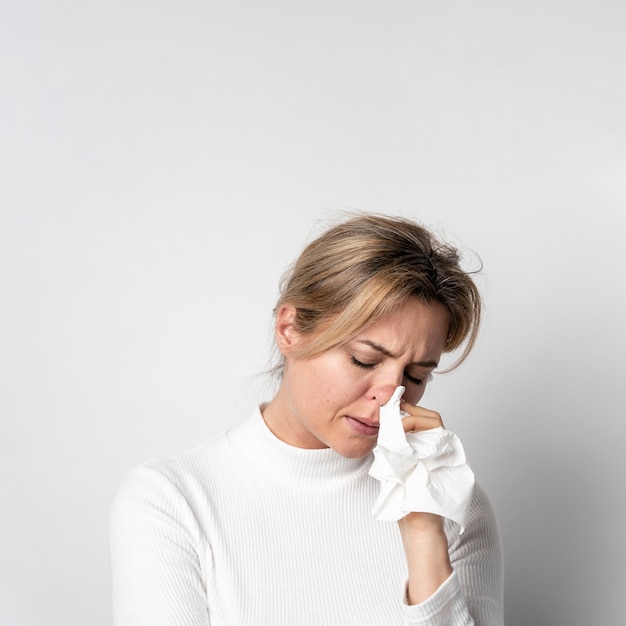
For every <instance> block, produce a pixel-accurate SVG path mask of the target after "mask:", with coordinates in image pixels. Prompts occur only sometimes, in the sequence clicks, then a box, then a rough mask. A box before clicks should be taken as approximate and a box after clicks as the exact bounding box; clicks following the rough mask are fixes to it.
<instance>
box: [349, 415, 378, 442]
mask: <svg viewBox="0 0 626 626" xmlns="http://www.w3.org/2000/svg"><path fill="white" fill-rule="evenodd" d="M346 422H348V425H349V426H350V428H351V429H352V430H353V431H355V432H357V433H358V434H359V435H365V436H366V437H375V436H376V435H378V427H379V425H378V423H377V422H372V421H371V420H368V419H365V418H359V417H351V416H350V415H346Z"/></svg>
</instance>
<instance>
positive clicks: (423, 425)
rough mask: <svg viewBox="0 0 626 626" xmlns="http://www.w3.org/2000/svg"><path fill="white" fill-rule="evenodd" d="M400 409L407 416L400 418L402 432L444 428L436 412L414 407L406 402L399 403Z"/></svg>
mask: <svg viewBox="0 0 626 626" xmlns="http://www.w3.org/2000/svg"><path fill="white" fill-rule="evenodd" d="M400 409H401V410H402V411H404V412H405V413H408V415H407V416H405V417H403V418H402V427H403V428H404V432H411V431H414V432H415V431H421V430H430V429H431V428H439V427H441V428H445V426H444V425H443V419H442V417H441V415H440V414H439V413H437V411H431V410H430V409H425V408H423V407H421V406H415V405H412V404H409V403H407V402H402V403H400Z"/></svg>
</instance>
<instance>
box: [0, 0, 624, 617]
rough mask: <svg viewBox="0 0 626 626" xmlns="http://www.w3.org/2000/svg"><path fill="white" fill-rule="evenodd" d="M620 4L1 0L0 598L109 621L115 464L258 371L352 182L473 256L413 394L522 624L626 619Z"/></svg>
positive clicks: (122, 464)
mask: <svg viewBox="0 0 626 626" xmlns="http://www.w3.org/2000/svg"><path fill="white" fill-rule="evenodd" d="M625 7H626V5H625V4H624V3H623V2H618V1H617V0H615V1H613V2H611V1H607V0H600V1H595V2H591V1H589V0H574V1H568V2H566V1H565V0H553V1H547V2H546V1H543V2H538V1H537V0H526V1H524V2H521V1H504V2H503V1H498V2H496V1H495V0H479V1H477V2H461V1H459V0H451V1H445V0H444V1H439V2H435V1H434V0H430V1H425V0H385V1H382V0H358V1H357V0H320V1H318V2H306V3H305V2H298V1H291V2H288V1H286V0H266V1H265V2H254V1H252V0H229V1H228V2H226V1H217V0H202V1H200V0H195V1H192V0H177V1H174V0H152V1H147V0H124V2H122V1H120V0H107V1H106V2H104V1H103V0H81V1H78V0H57V1H55V2H45V1H43V0H31V1H30V2H18V1H17V0H2V1H0V289H1V291H0V298H1V306H0V322H1V323H0V342H1V343H0V403H1V404H0V412H1V416H0V417H1V424H2V432H1V442H2V454H1V455H0V487H1V498H2V513H1V515H0V554H1V557H0V623H1V624H3V625H7V626H34V625H41V626H44V625H45V626H61V625H62V626H68V625H76V626H84V625H86V624H89V625H90V626H105V625H107V624H110V621H111V614H110V569H109V560H108V559H109V557H108V543H107V542H108V538H107V523H108V520H107V517H108V512H109V507H110V504H111V500H112V498H113V494H114V493H115V490H116V488H117V485H118V484H119V482H120V480H121V479H122V476H123V475H124V474H125V472H126V471H127V470H128V469H129V468H130V467H131V466H132V465H135V464H138V463H140V462H142V461H144V460H146V459H149V458H152V457H154V456H159V455H163V454H170V453H176V452H179V451H181V450H185V449H187V448H189V447H191V446H193V445H195V444H196V443H198V442H200V441H201V440H203V439H205V438H207V437H209V436H211V435H213V434H215V433H216V432H218V431H219V430H222V429H224V428H226V427H229V426H232V425H234V424H236V423H239V422H240V421H241V420H242V419H244V418H245V417H247V415H248V414H249V411H250V410H251V407H252V406H254V405H255V404H256V403H258V402H260V401H262V400H265V399H267V398H268V397H269V393H270V392H269V390H268V385H267V383H266V381H265V378H264V377H263V376H262V372H263V371H264V370H265V368H266V367H267V362H268V358H269V353H270V328H271V322H272V317H271V310H272V307H273V303H274V300H275V298H276V295H277V287H278V281H279V278H280V275H281V274H282V272H283V270H284V269H285V268H286V267H287V265H288V264H289V263H290V262H291V261H292V260H293V258H294V256H295V255H296V253H297V252H298V251H299V250H300V248H301V247H302V245H303V244H304V243H305V242H306V241H308V240H309V239H310V237H311V236H312V235H313V234H314V233H315V232H317V231H318V230H319V227H320V223H323V222H324V221H325V220H328V219H334V218H335V217H336V215H337V212H338V211H339V210H343V209H357V210H374V211H379V212H383V213H389V214H399V215H406V216H411V217H415V218H417V219H420V220H422V221H424V222H426V223H427V224H429V225H430V226H432V227H433V228H435V229H437V230H441V231H444V232H446V233H447V234H448V237H449V238H450V239H451V240H452V241H453V242H455V243H457V244H459V245H461V246H462V247H463V249H464V250H466V251H467V256H466V260H467V267H468V268H471V267H474V266H475V265H476V263H477V260H476V256H475V254H478V255H479V256H480V258H481V259H482V262H483V264H484V270H483V273H482V274H481V276H480V277H479V278H478V282H479V285H480V287H481V289H482V291H483V293H484V295H485V300H486V307H487V308H486V317H485V323H484V327H483V330H482V333H481V336H480V340H479V343H478V346H477V348H476V350H475V352H474V354H473V355H472V356H471V357H470V359H469V360H468V361H467V362H466V363H465V364H464V365H463V366H462V367H461V368H460V369H459V370H457V371H455V372H454V373H452V374H448V375H441V376H435V380H434V382H433V384H432V387H431V389H430V390H429V391H428V393H427V396H426V397H425V399H424V401H423V404H424V405H425V406H428V407H431V408H433V409H437V410H439V411H441V412H442V414H443V416H444V419H445V421H446V424H447V426H448V427H449V428H450V429H451V430H454V431H455V432H456V433H457V434H459V436H460V437H461V438H462V440H463V441H464V443H465V447H466V450H467V452H468V456H469V458H470V461H471V464H472V466H473V467H474V470H475V472H476V473H477V475H478V477H479V479H480V480H481V482H482V483H483V484H484V485H485V487H486V488H487V490H488V491H489V493H490V495H491V497H492V499H493V502H494V505H495V507H496V510H497V512H498V516H499V519H500V524H501V529H502V536H503V541H504V548H505V558H506V578H505V584H506V614H507V625H508V626H590V625H593V626H618V624H622V623H623V613H624V609H623V608H620V609H619V610H618V601H620V604H622V603H623V600H622V597H620V596H623V587H624V583H625V582H626V576H625V575H624V562H625V557H626V554H625V549H624V546H625V542H624V540H623V527H624V478H625V472H624V463H623V461H622V455H623V449H624V434H625V433H624V428H623V422H624V417H626V411H625V410H624V380H623V379H624V374H625V368H624V350H625V347H626V345H625V343H626V342H625V333H624V318H625V315H626V306H625V299H624V294H623V291H624V284H625V281H624V265H625V264H624V238H625V235H626V232H625V231H626V229H625V226H624V222H625V218H624V215H625V209H626V202H625V201H626V122H625V115H624V112H625V111H626V38H625V37H624V24H625V23H626V8H625Z"/></svg>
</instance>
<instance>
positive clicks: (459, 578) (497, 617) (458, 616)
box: [400, 485, 504, 626]
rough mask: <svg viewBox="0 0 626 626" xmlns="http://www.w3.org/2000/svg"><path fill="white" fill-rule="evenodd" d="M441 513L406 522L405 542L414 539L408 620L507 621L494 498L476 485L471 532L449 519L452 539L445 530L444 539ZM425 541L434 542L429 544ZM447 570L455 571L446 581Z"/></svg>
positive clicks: (452, 625) (488, 624) (434, 623)
mask: <svg viewBox="0 0 626 626" xmlns="http://www.w3.org/2000/svg"><path fill="white" fill-rule="evenodd" d="M418 515H419V514H418ZM407 517H409V516H407ZM436 517H437V516H432V518H431V519H427V520H424V519H421V518H419V517H417V518H412V519H409V520H407V518H404V520H406V522H404V520H401V521H400V528H401V533H402V537H403V541H404V542H405V546H406V545H407V543H409V547H408V548H407V563H408V565H409V583H408V585H407V605H405V606H404V607H403V608H404V614H405V620H406V623H407V624H424V625H426V624H428V626H457V625H458V626H461V625H463V626H472V625H474V626H502V625H503V624H504V612H503V600H502V595H503V590H502V551H501V545H500V535H499V531H498V526H497V523H496V519H495V515H494V512H493V508H492V506H491V503H490V502H489V499H488V498H487V496H486V495H485V493H484V491H483V490H482V488H481V487H480V486H479V485H476V487H475V489H474V496H473V498H472V503H471V506H470V509H469V512H468V517H467V525H466V528H465V532H464V533H463V534H462V535H458V529H456V528H454V527H453V525H452V524H450V525H448V523H447V522H445V523H444V530H448V531H449V532H448V534H449V537H450V538H449V539H448V540H446V539H445V535H444V537H443V538H442V536H441V533H440V531H439V528H440V527H441V523H439V525H437V523H436V521H437V520H436V519H433V518H436ZM439 519H441V518H439ZM418 522H421V523H422V525H420V524H418ZM403 526H404V529H403ZM416 526H417V527H416ZM418 531H419V532H418ZM419 533H421V535H420V534H419ZM415 540H416V541H417V543H416V544H415V545H413V544H412V543H411V542H412V541H415ZM444 542H445V543H444ZM448 542H449V545H448ZM424 545H427V546H428V547H427V548H423V547H422V546H424ZM444 550H445V554H444ZM420 558H421V560H422V562H421V563H420V562H418V561H419V560H420ZM448 566H449V568H450V569H447V568H448ZM446 571H449V572H451V573H450V574H449V575H448V576H447V577H446V578H445V579H444V580H441V579H442V578H443V576H444V572H446ZM416 577H421V578H416ZM440 581H441V582H440ZM438 583H439V585H438ZM437 585H438V586H437ZM429 593H430V595H428V594H429Z"/></svg>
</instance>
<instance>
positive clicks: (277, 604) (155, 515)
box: [111, 215, 503, 626]
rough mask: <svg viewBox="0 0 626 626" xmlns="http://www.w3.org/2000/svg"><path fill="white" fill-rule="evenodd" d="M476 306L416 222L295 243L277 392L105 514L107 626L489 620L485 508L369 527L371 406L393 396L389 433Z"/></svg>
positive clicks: (496, 580) (422, 418)
mask: <svg viewBox="0 0 626 626" xmlns="http://www.w3.org/2000/svg"><path fill="white" fill-rule="evenodd" d="M480 309H481V304H480V297H479V294H478V291H477V289H476V287H475V285H474V283H473V281H472V279H471V277H470V276H469V275H468V274H467V273H466V272H464V271H463V270H462V269H461V267H460V264H459V257H458V254H457V252H456V251H455V250H454V249H453V248H451V247H450V246H447V245H443V244H441V243H439V242H438V241H437V240H436V239H435V238H434V237H433V235H432V234H431V233H429V232H428V231H427V230H426V229H424V228H423V227H421V226H420V225H418V224H416V223H414V222H412V221H410V220H407V219H400V218H390V217H383V216H378V215H359V216H356V217H353V218H351V219H349V220H348V221H346V222H344V223H341V224H338V225H336V226H334V227H332V228H330V229H329V230H328V231H327V232H325V233H324V234H322V235H321V236H320V237H319V238H317V239H316V240H315V241H313V242H312V243H311V244H310V245H308V246H307V247H306V248H305V250H304V251H303V252H302V254H301V256H300V257H299V259H298V260H297V261H296V263H295V265H294V266H293V268H292V270H291V272H290V273H289V274H288V275H287V276H286V278H285V280H284V282H283V285H282V290H281V295H280V298H279V300H278V303H277V305H276V308H275V311H274V313H275V338H276V346H277V349H278V351H279V353H280V359H281V362H280V364H279V365H278V370H279V372H280V385H279V388H278V391H277V393H276V395H275V396H274V397H273V398H272V399H271V400H270V401H269V402H268V403H266V404H263V405H261V406H260V407H259V408H258V409H256V410H255V411H254V412H253V414H252V416H251V417H250V418H249V419H248V420H247V421H246V422H244V423H243V424H242V425H241V426H239V427H238V428H235V429H233V430H231V431H228V432H223V433H221V434H219V435H217V436H216V437H214V438H212V439H210V440H209V441H207V442H205V443H204V444H202V445H200V446H199V447H197V448H195V449H194V450H191V451H190V452H188V453H186V454H182V455H179V456H176V457H172V458H164V459H157V460H154V461H151V462H149V463H146V464H144V465H142V466H141V467H139V468H136V469H134V470H132V471H131V472H130V473H129V475H128V476H127V478H126V480H125V481H124V483H123V484H122V486H121V488H120V490H119V492H118V495H117V498H116V501H115V503H114V507H113V510H112V516H111V543H112V560H113V589H114V618H115V624H116V625H117V626H138V625H146V626H148V625H149V626H160V625H162V626H166V625H167V626H200V625H202V626H207V625H209V624H211V625H213V626H224V625H233V626H234V625H237V626H242V625H245V624H255V625H258V624H262V625H268V626H276V625H283V624H284V625H289V626H296V625H297V626H301V625H308V624H311V625H313V624H315V625H332V624H337V625H339V624H341V625H342V626H346V625H350V624H355V625H356V624H358V625H359V626H363V625H372V626H374V625H376V626H379V625H380V626H382V625H395V624H398V625H399V624H426V625H430V626H434V625H441V626H443V625H446V626H451V625H452V626H453V625H457V624H458V625H461V624H463V625H466V624H476V625H480V626H487V625H489V626H491V625H500V624H502V623H503V613H502V589H501V587H502V571H501V570H502V568H501V553H500V544H499V535H498V530H497V525H496V522H495V519H494V516H493V511H492V509H491V506H490V504H489V501H488V499H487V497H486V496H485V494H484V492H483V491H482V489H480V487H478V486H476V487H475V489H474V492H473V496H472V500H471V505H470V507H469V511H468V514H467V520H466V524H465V531H464V532H463V533H462V534H459V533H458V529H456V528H455V527H454V525H453V524H452V523H451V522H450V521H449V520H446V519H443V518H442V517H440V516H439V515H436V514H434V513H426V512H411V513H409V514H408V515H406V516H405V517H403V518H402V519H400V520H399V522H398V523H397V524H396V523H393V522H380V521H377V520H376V519H374V518H373V516H372V506H373V504H374V502H375V500H376V497H377V495H378V492H379V490H380V483H378V482H377V481H376V480H375V479H374V478H372V477H371V476H370V475H369V474H368V470H369V468H370V467H371V465H372V450H373V448H374V446H375V445H376V441H377V434H378V424H379V409H380V407H381V406H383V405H385V404H386V402H387V401H388V400H389V399H390V397H391V395H392V393H393V392H394V390H395V389H396V388H397V387H398V386H400V385H402V386H404V387H405V392H404V396H403V401H402V403H401V405H400V408H401V409H402V410H403V411H404V412H405V413H407V414H408V415H407V416H406V417H405V418H404V420H403V428H404V429H405V431H407V432H408V431H418V432H419V431H423V430H428V429H432V428H435V427H440V426H442V425H443V424H442V420H441V416H440V415H439V414H438V413H436V412H434V411H431V410H428V409H425V408H422V407H420V406H418V403H419V401H420V399H421V398H422V396H423V394H424V390H425V387H426V383H427V382H428V380H429V377H430V376H431V373H432V372H433V370H434V369H435V368H436V367H437V365H438V363H439V361H440V358H441V355H442V354H443V353H446V352H451V351H454V350H457V349H461V356H460V359H459V360H458V362H460V361H461V360H463V359H464V358H465V357H466V356H467V354H468V352H469V350H470V349H471V347H472V345H473V343H474V341H475V338H476V333H477V330H478V325H479V320H480Z"/></svg>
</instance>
